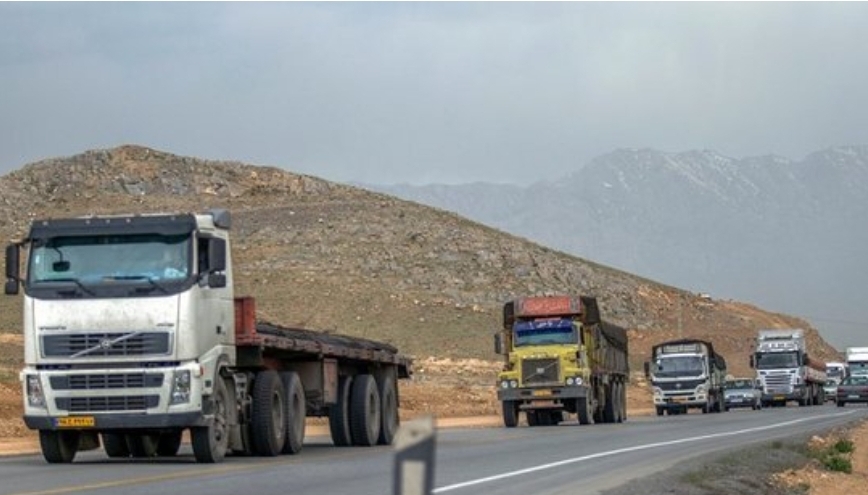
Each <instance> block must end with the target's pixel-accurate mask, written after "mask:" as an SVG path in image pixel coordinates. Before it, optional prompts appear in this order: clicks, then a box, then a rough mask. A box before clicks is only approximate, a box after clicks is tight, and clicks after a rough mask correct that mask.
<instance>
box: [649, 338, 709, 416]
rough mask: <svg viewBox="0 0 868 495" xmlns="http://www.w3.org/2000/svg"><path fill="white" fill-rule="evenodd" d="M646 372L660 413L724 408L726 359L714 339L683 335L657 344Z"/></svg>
mask: <svg viewBox="0 0 868 495" xmlns="http://www.w3.org/2000/svg"><path fill="white" fill-rule="evenodd" d="M645 375H646V377H648V378H649V379H650V380H651V387H652V391H653V396H654V409H655V410H656V412H657V415H658V416H662V415H663V414H664V413H665V414H683V413H686V412H687V411H688V409H700V410H702V412H703V413H710V412H721V411H722V410H723V409H724V407H725V406H724V384H725V381H726V360H725V359H724V358H723V356H721V355H720V354H718V353H717V352H716V351H715V350H714V346H713V345H712V343H711V342H708V341H705V340H697V339H679V340H672V341H668V342H663V343H660V344H658V345H655V346H653V347H652V348H651V361H650V362H646V363H645Z"/></svg>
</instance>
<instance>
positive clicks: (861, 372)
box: [847, 347, 868, 376]
mask: <svg viewBox="0 0 868 495" xmlns="http://www.w3.org/2000/svg"><path fill="white" fill-rule="evenodd" d="M847 367H848V368H849V371H850V375H851V376H868V347H848V348H847Z"/></svg>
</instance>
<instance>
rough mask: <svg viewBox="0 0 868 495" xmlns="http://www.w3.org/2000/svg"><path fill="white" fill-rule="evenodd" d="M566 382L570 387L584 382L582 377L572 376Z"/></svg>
mask: <svg viewBox="0 0 868 495" xmlns="http://www.w3.org/2000/svg"><path fill="white" fill-rule="evenodd" d="M565 383H566V384H567V386H568V387H572V386H573V385H576V386H578V385H581V384H582V377H580V376H575V377H573V376H571V377H569V378H567V379H566V381H565Z"/></svg>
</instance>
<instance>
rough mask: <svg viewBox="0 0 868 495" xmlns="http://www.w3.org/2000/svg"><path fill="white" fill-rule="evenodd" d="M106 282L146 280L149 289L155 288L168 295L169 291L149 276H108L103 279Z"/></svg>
mask: <svg viewBox="0 0 868 495" xmlns="http://www.w3.org/2000/svg"><path fill="white" fill-rule="evenodd" d="M105 279H106V280H147V281H148V283H150V284H151V287H155V288H157V289H160V290H161V291H163V293H166V294H168V293H169V289H167V288H166V287H164V286H163V284H161V283H159V282H157V281H156V280H155V279H154V277H152V276H150V275H144V274H142V275H110V276H108V277H105Z"/></svg>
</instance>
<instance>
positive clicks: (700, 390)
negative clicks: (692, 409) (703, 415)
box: [696, 385, 706, 394]
mask: <svg viewBox="0 0 868 495" xmlns="http://www.w3.org/2000/svg"><path fill="white" fill-rule="evenodd" d="M705 391H706V388H705V385H700V386H698V387H696V393H697V394H704V393H705Z"/></svg>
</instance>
